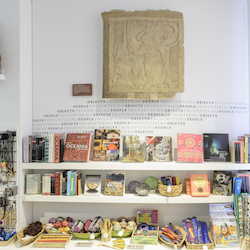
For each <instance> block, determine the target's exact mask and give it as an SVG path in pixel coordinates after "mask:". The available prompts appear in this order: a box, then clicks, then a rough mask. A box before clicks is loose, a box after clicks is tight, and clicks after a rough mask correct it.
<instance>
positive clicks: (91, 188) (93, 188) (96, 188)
mask: <svg viewBox="0 0 250 250" xmlns="http://www.w3.org/2000/svg"><path fill="white" fill-rule="evenodd" d="M100 194H101V175H86V177H85V185H84V195H100Z"/></svg>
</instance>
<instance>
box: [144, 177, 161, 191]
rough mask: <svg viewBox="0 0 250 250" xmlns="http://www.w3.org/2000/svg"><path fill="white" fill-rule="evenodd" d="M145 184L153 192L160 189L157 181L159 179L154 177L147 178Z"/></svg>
mask: <svg viewBox="0 0 250 250" xmlns="http://www.w3.org/2000/svg"><path fill="white" fill-rule="evenodd" d="M144 183H146V184H148V186H149V188H150V189H151V190H154V189H156V188H157V187H158V180H157V178H155V177H153V176H150V177H148V178H146V180H145V181H144Z"/></svg>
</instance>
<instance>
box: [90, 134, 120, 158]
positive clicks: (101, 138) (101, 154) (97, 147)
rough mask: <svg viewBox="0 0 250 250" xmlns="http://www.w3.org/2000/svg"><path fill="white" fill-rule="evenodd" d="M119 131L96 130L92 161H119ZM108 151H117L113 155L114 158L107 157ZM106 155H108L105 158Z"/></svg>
mask: <svg viewBox="0 0 250 250" xmlns="http://www.w3.org/2000/svg"><path fill="white" fill-rule="evenodd" d="M119 148H120V130H107V129H96V130H95V139H94V147H93V161H108V160H110V159H112V161H118V160H119ZM107 150H108V151H110V150H113V151H115V150H116V151H118V152H116V153H114V152H113V153H114V154H115V155H116V157H113V158H112V157H109V156H110V152H107ZM107 154H108V155H109V156H108V157H107Z"/></svg>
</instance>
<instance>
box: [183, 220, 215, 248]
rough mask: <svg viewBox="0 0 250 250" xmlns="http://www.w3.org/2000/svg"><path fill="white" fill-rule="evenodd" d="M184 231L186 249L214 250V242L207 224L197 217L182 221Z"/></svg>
mask: <svg viewBox="0 0 250 250" xmlns="http://www.w3.org/2000/svg"><path fill="white" fill-rule="evenodd" d="M182 226H183V229H184V231H185V233H186V238H185V244H186V249H203V246H204V245H205V246H207V248H208V249H214V242H213V239H212V237H211V234H210V233H209V232H208V229H207V223H206V222H204V221H199V220H197V219H196V217H193V218H188V219H186V220H183V221H182Z"/></svg>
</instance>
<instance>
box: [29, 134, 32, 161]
mask: <svg viewBox="0 0 250 250" xmlns="http://www.w3.org/2000/svg"><path fill="white" fill-rule="evenodd" d="M29 162H32V135H29Z"/></svg>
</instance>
